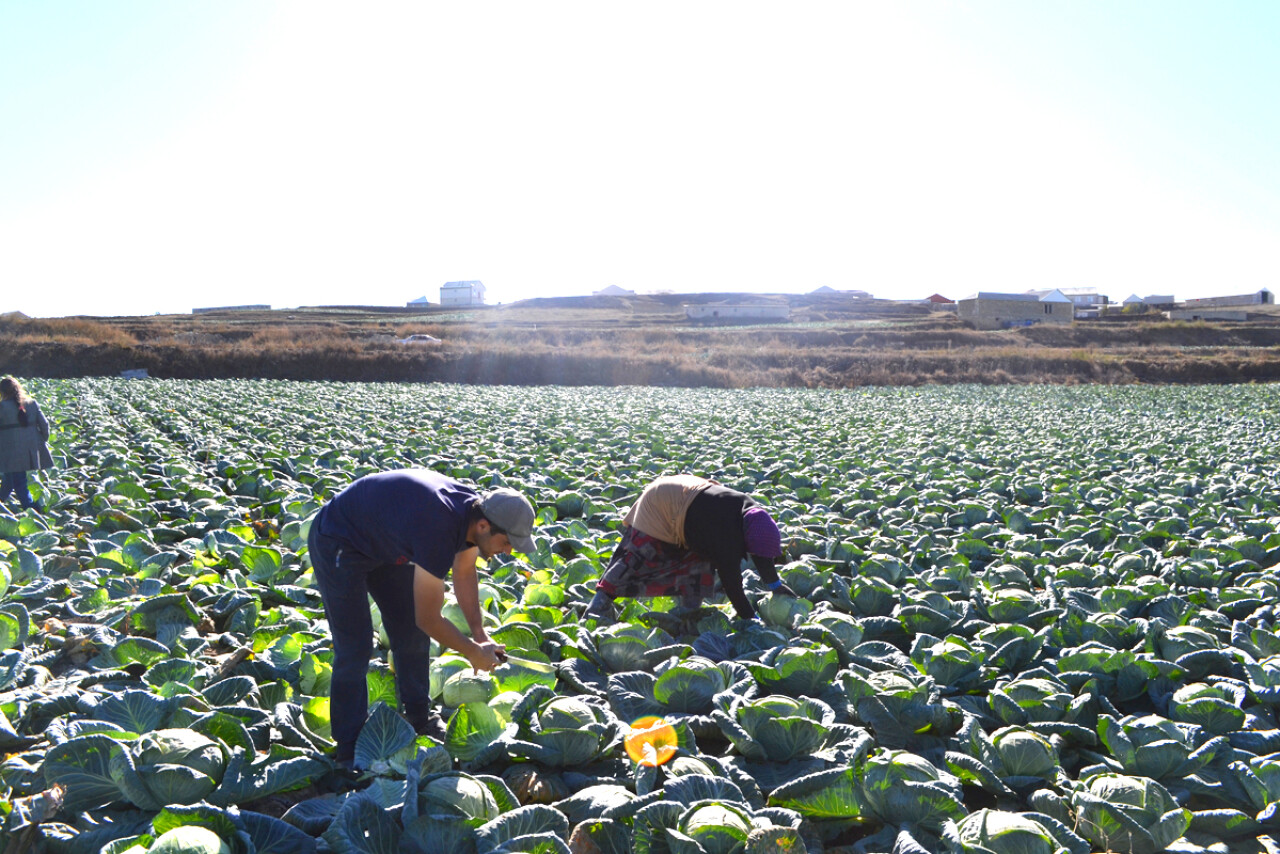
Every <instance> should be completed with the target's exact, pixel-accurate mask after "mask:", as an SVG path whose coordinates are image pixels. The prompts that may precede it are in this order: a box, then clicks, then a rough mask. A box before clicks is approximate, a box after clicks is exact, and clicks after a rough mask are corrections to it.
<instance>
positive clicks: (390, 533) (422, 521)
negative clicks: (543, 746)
mask: <svg viewBox="0 0 1280 854" xmlns="http://www.w3.org/2000/svg"><path fill="white" fill-rule="evenodd" d="M478 498H479V496H478V495H476V493H475V490H473V489H470V488H469V487H467V486H464V485H463V484H461V483H459V482H458V481H456V480H454V479H453V478H451V477H445V476H444V475H442V474H440V473H439V472H434V471H429V470H428V469H403V470H400V471H388V472H380V473H378V474H370V475H365V476H364V477H362V478H360V479H359V480H357V481H356V482H355V483H353V484H351V485H350V486H348V487H347V488H346V489H344V490H342V491H341V492H339V493H338V494H337V495H335V496H334V497H333V499H332V500H331V501H330V502H329V503H328V504H326V505H325V507H324V510H323V511H322V512H321V514H320V517H319V519H318V521H319V523H320V533H321V534H323V535H325V536H326V537H333V538H334V539H337V540H342V541H343V542H345V543H346V544H347V545H348V546H350V547H351V548H352V549H354V550H355V551H357V552H359V553H360V554H362V555H364V556H365V557H368V558H371V559H373V560H374V561H377V562H378V563H392V564H405V563H410V562H412V563H416V564H417V565H418V566H420V567H422V568H423V569H425V570H426V571H427V572H429V573H431V574H432V575H434V576H435V577H436V578H445V577H446V576H447V575H448V574H449V570H450V569H452V568H453V558H454V555H456V554H457V553H458V552H460V551H462V550H463V549H466V548H468V546H467V506H468V505H469V504H471V503H472V502H474V501H476V500H477V499H478Z"/></svg>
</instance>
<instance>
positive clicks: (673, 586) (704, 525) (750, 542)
mask: <svg viewBox="0 0 1280 854" xmlns="http://www.w3.org/2000/svg"><path fill="white" fill-rule="evenodd" d="M623 524H624V525H625V527H624V529H623V534H622V542H620V543H619V544H618V547H617V549H615V550H614V553H613V557H612V558H611V559H610V561H609V565H608V566H607V567H606V568H605V571H604V574H603V576H601V578H600V581H599V582H598V583H597V584H596V595H595V598H594V599H592V600H591V604H590V606H588V608H587V613H586V616H588V617H591V618H594V619H597V620H603V619H607V618H609V617H610V616H611V613H612V611H613V608H612V603H613V600H614V599H615V598H616V597H618V596H630V597H640V596H645V597H647V596H676V597H678V598H679V599H680V603H681V605H682V606H683V607H685V608H694V607H697V606H699V605H701V603H702V600H703V599H704V598H706V597H707V596H709V595H710V594H711V593H712V591H713V590H714V589H715V582H716V579H717V578H719V580H720V586H721V587H722V588H723V589H724V592H725V595H726V596H728V597H729V602H730V603H732V605H733V608H734V611H736V612H737V615H738V616H739V617H741V618H742V619H744V620H745V619H750V618H752V617H754V616H755V609H754V608H753V607H752V606H751V602H750V601H749V600H748V599H747V596H746V593H745V592H744V591H743V589H742V560H743V558H746V557H750V558H751V562H752V563H753V564H755V567H756V571H758V572H759V573H760V578H761V581H762V582H763V583H764V586H765V589H766V590H769V591H772V592H775V593H780V594H782V595H784V596H795V595H796V594H795V592H794V591H793V590H792V589H791V588H790V587H787V585H785V584H783V583H782V580H781V579H780V578H778V572H777V569H776V568H775V566H774V563H775V561H776V560H777V559H778V558H779V557H781V556H782V535H781V534H780V533H779V531H778V526H777V524H776V523H775V522H774V521H773V518H772V517H771V516H769V513H768V511H767V510H765V509H764V508H763V507H761V506H759V505H758V504H756V502H755V501H754V500H753V499H752V498H751V497H750V496H748V495H745V494H743V493H741V492H738V491H737V490H733V489H729V488H728V487H726V486H721V485H720V484H718V483H715V482H713V481H710V480H707V479H705V478H701V477H696V476H694V475H675V476H671V477H660V478H658V479H657V480H655V481H653V482H652V483H650V484H649V485H648V486H646V487H645V488H644V491H643V492H642V493H641V494H640V498H639V499H637V500H636V503H635V504H634V505H632V507H631V509H630V510H629V511H628V512H627V515H626V517H625V518H624V519H623Z"/></svg>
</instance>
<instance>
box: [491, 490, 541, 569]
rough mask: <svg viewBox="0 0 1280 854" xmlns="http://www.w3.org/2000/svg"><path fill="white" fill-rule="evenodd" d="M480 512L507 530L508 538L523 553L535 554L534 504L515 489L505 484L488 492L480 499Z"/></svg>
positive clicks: (494, 523)
mask: <svg viewBox="0 0 1280 854" xmlns="http://www.w3.org/2000/svg"><path fill="white" fill-rule="evenodd" d="M480 512H481V513H483V514H484V518H486V519H488V520H489V522H490V524H493V525H497V526H498V527H499V528H501V529H502V530H504V531H506V532H507V539H509V540H511V545H512V546H514V547H515V550H516V551H518V552H520V553H521V554H533V551H534V546H533V536H532V534H533V520H534V518H535V516H536V515H537V514H536V513H534V512H533V505H532V504H530V503H529V499H527V498H525V497H524V496H523V495H521V494H520V493H518V492H516V491H515V490H514V489H507V488H506V487H505V486H504V487H502V488H500V489H495V490H493V491H492V492H486V493H485V494H484V496H483V497H481V499H480Z"/></svg>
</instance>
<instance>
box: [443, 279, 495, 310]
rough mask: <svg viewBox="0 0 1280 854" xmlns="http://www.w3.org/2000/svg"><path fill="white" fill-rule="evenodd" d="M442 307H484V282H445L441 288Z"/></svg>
mask: <svg viewBox="0 0 1280 854" xmlns="http://www.w3.org/2000/svg"><path fill="white" fill-rule="evenodd" d="M440 305H484V282H480V281H468V282H445V283H444V284H443V285H441V286H440Z"/></svg>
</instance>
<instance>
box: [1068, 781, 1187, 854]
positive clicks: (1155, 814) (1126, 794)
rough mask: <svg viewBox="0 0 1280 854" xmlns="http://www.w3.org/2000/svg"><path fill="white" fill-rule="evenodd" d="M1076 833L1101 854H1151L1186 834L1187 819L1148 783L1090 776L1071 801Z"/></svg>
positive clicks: (1159, 788)
mask: <svg viewBox="0 0 1280 854" xmlns="http://www.w3.org/2000/svg"><path fill="white" fill-rule="evenodd" d="M1071 804H1072V806H1073V807H1074V808H1075V812H1076V832H1077V833H1079V834H1081V835H1082V836H1084V837H1085V838H1086V839H1088V840H1089V841H1090V842H1092V843H1093V844H1094V845H1096V846H1098V847H1099V848H1100V849H1101V850H1104V851H1128V852H1133V854H1156V852H1158V851H1163V850H1164V849H1165V848H1167V847H1169V845H1171V844H1172V843H1173V841H1174V840H1175V839H1177V838H1179V837H1180V836H1182V834H1184V833H1186V831H1187V828H1188V827H1190V825H1191V813H1190V812H1188V811H1187V810H1185V809H1183V808H1182V807H1180V806H1178V803H1177V801H1175V800H1174V799H1173V795H1171V794H1169V790H1168V789H1166V788H1165V787H1164V786H1161V785H1160V784H1159V783H1157V782H1156V781H1155V780H1152V779H1150V778H1148V777H1128V776H1126V775H1124V774H1096V775H1094V776H1092V777H1089V778H1088V779H1087V780H1085V782H1084V786H1083V787H1082V788H1081V789H1079V790H1078V791H1076V792H1075V793H1074V794H1072V796H1071Z"/></svg>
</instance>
